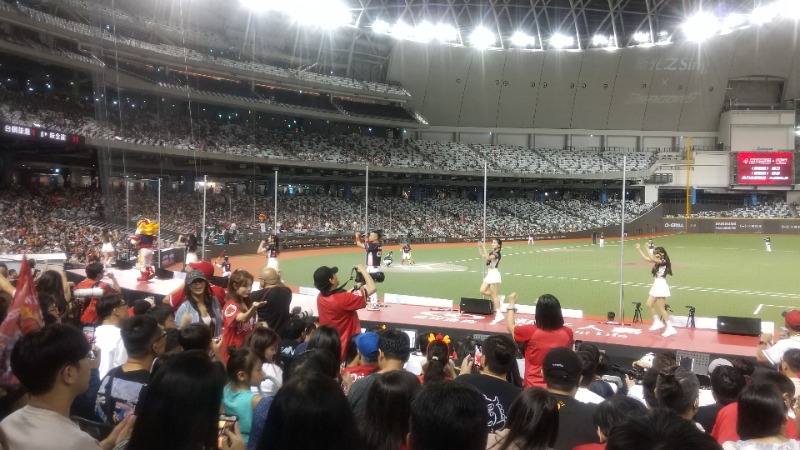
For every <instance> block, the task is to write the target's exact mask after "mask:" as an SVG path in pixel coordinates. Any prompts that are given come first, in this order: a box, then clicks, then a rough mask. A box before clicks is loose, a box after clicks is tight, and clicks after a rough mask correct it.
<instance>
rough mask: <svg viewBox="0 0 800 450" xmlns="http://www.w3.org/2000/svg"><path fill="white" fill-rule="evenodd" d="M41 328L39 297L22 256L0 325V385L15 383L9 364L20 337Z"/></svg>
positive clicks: (26, 261)
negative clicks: (12, 293) (14, 286)
mask: <svg viewBox="0 0 800 450" xmlns="http://www.w3.org/2000/svg"><path fill="white" fill-rule="evenodd" d="M41 327H42V307H41V306H40V305H39V296H38V295H37V293H36V286H35V285H34V283H33V275H32V274H31V266H30V265H28V257H27V255H23V256H22V265H21V266H20V269H19V279H18V280H17V290H16V292H15V293H14V301H13V302H12V303H11V306H10V307H9V308H8V315H7V316H6V318H5V320H4V321H3V323H2V324H0V356H1V357H0V384H10V383H14V382H16V379H15V378H14V375H13V374H12V373H11V364H10V362H9V361H10V358H11V350H12V349H13V348H14V344H15V343H16V342H17V340H18V339H19V338H20V336H22V335H24V334H28V333H30V332H31V331H36V330H38V329H39V328H41Z"/></svg>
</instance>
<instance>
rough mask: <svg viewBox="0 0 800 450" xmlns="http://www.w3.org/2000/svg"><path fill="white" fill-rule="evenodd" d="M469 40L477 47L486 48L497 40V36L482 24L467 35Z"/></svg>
mask: <svg viewBox="0 0 800 450" xmlns="http://www.w3.org/2000/svg"><path fill="white" fill-rule="evenodd" d="M469 42H470V44H472V46H473V47H475V48H477V49H481V50H483V49H487V48H489V47H491V46H493V45H494V44H495V42H497V36H495V34H494V33H492V32H491V30H489V29H488V28H486V27H484V26H479V27H477V28H475V30H473V31H472V34H470V35H469Z"/></svg>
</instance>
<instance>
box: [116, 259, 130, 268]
mask: <svg viewBox="0 0 800 450" xmlns="http://www.w3.org/2000/svg"><path fill="white" fill-rule="evenodd" d="M114 267H115V268H116V269H118V270H130V269H133V263H132V262H130V261H123V260H121V259H118V260H117V262H116V263H114Z"/></svg>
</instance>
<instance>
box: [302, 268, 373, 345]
mask: <svg viewBox="0 0 800 450" xmlns="http://www.w3.org/2000/svg"><path fill="white" fill-rule="evenodd" d="M356 270H357V271H358V273H360V274H361V276H362V277H363V278H364V282H363V283H357V284H356V285H355V286H354V287H353V289H352V290H350V291H346V290H344V289H342V287H343V286H344V285H340V284H339V276H338V275H337V272H338V271H339V269H338V268H337V267H327V266H322V267H320V268H318V269H317V270H316V271H314V287H316V288H317V289H318V290H319V295H317V311H318V313H319V323H320V325H331V326H333V327H334V328H336V330H337V331H338V332H339V337H340V339H341V341H342V355H341V358H342V359H344V351H345V349H346V348H347V342H348V341H349V340H350V337H351V336H354V335H356V334H358V333H360V332H361V322H360V321H359V319H358V310H359V309H363V308H365V307H366V306H367V303H366V300H367V297H369V296H371V295H373V294H375V292H376V291H377V289H376V287H375V282H374V281H373V280H372V276H370V274H369V271H368V270H367V268H366V267H365V266H364V265H363V264H359V265H358V266H356Z"/></svg>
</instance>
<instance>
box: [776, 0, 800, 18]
mask: <svg viewBox="0 0 800 450" xmlns="http://www.w3.org/2000/svg"><path fill="white" fill-rule="evenodd" d="M775 6H776V8H777V9H778V11H780V14H781V16H783V17H785V18H787V19H792V20H800V2H798V1H797V0H780V1H779V2H778V3H777V4H776V5H775Z"/></svg>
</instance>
